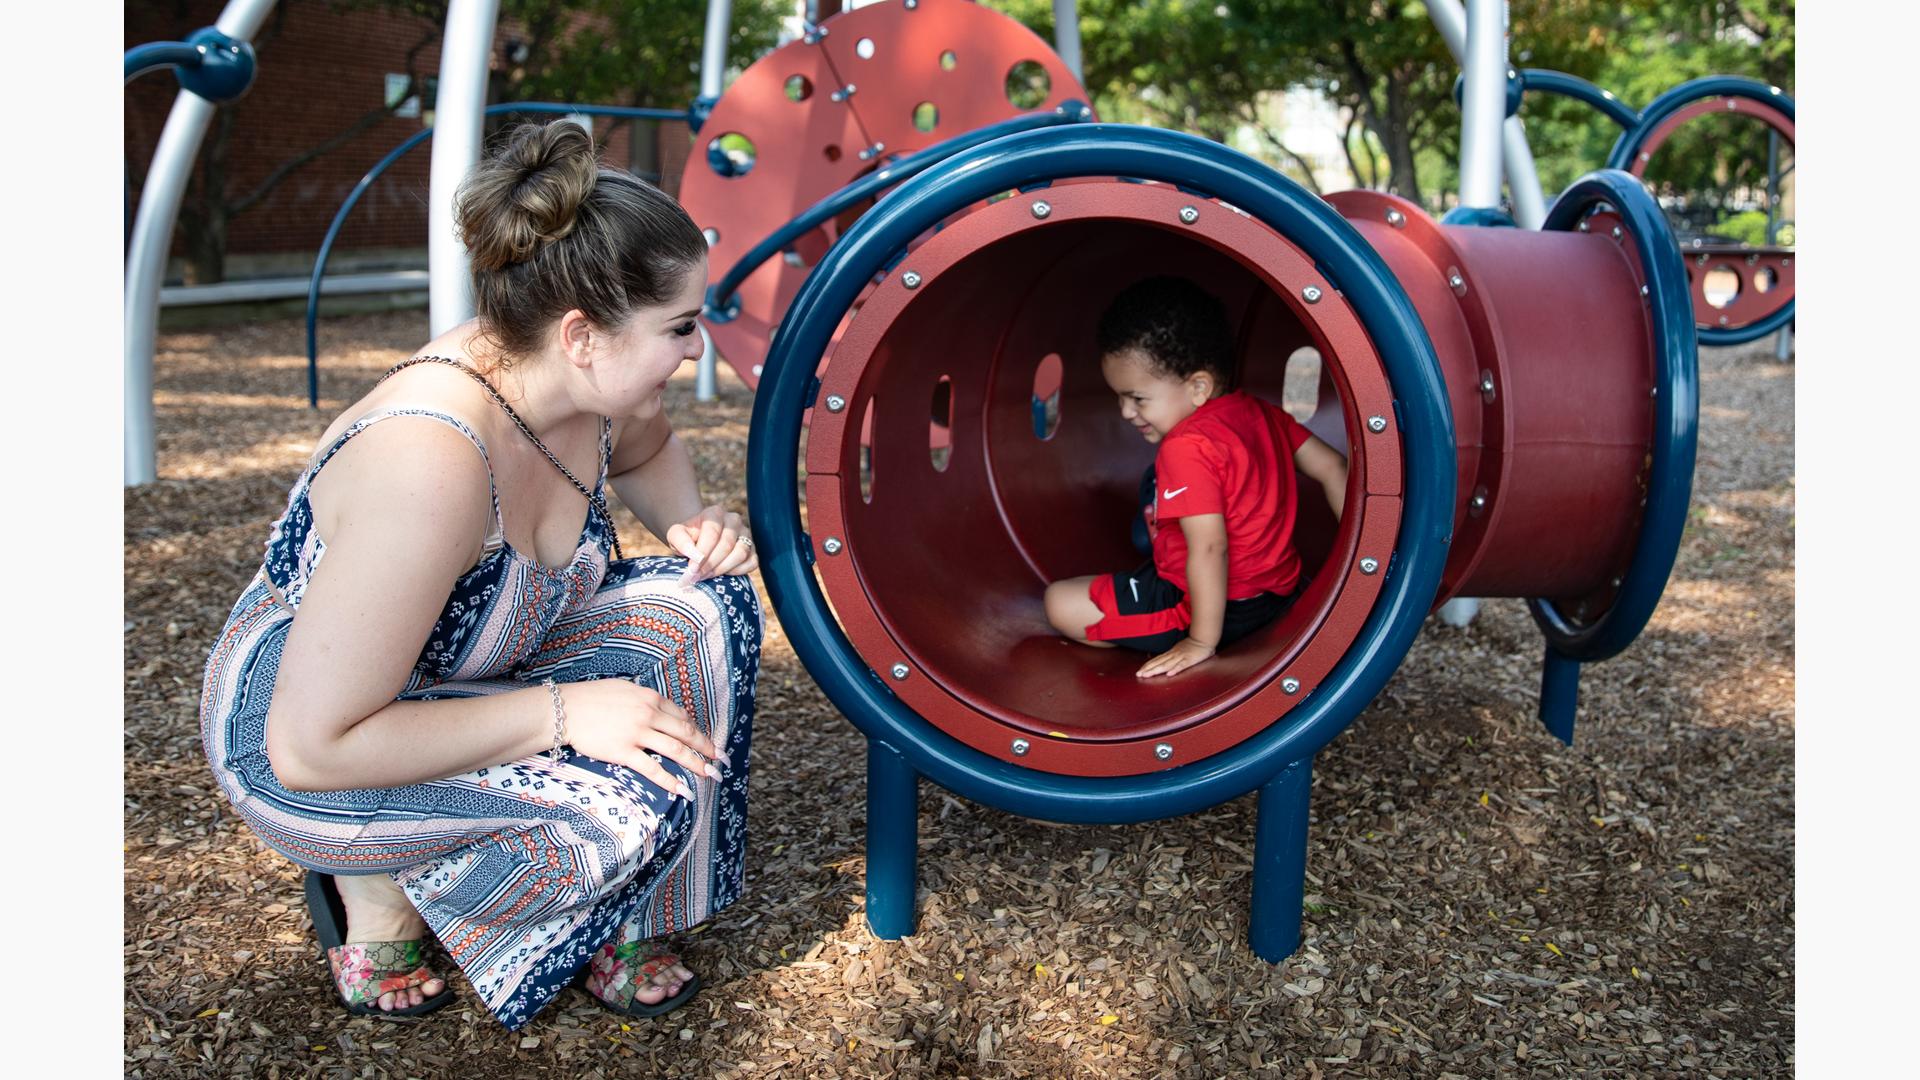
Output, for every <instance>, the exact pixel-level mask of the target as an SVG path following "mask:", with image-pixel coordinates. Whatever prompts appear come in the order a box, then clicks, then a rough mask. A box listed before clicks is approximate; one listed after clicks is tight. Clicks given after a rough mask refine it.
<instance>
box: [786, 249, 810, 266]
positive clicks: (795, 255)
mask: <svg viewBox="0 0 1920 1080" xmlns="http://www.w3.org/2000/svg"><path fill="white" fill-rule="evenodd" d="M780 258H781V259H782V260H783V261H785V262H786V264H787V265H788V266H805V265H807V260H806V259H804V258H802V257H801V255H800V253H799V252H797V251H795V250H793V249H792V248H788V249H787V250H785V251H783V252H781V253H780Z"/></svg>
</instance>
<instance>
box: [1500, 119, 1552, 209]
mask: <svg viewBox="0 0 1920 1080" xmlns="http://www.w3.org/2000/svg"><path fill="white" fill-rule="evenodd" d="M1500 161H1501V163H1502V164H1503V165H1505V166H1506V168H1507V194H1508V195H1509V196H1511V197H1512V198H1513V220H1514V221H1515V222H1516V223H1518V224H1519V226H1520V227H1521V228H1523V229H1538V228H1539V227H1540V226H1542V225H1545V224H1546V223H1547V197H1546V195H1544V194H1543V193H1542V192H1541V191H1540V173H1539V172H1538V171H1537V170H1535V169H1534V167H1533V148H1532V147H1530V146H1528V145H1527V126H1526V125H1525V124H1522V123H1521V122H1520V118H1519V117H1517V116H1509V117H1507V122H1506V123H1504V124H1502V125H1500Z"/></svg>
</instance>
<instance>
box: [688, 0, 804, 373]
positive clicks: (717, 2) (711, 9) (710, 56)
mask: <svg viewBox="0 0 1920 1080" xmlns="http://www.w3.org/2000/svg"><path fill="white" fill-rule="evenodd" d="M810 10H811V7H810ZM732 27H733V0H708V3H707V36H706V40H705V42H704V43H703V44H702V46H701V49H700V100H701V101H702V102H705V103H706V105H707V107H709V108H710V107H712V105H713V103H714V102H716V101H719V100H720V92H721V91H723V90H725V89H726V83H727V34H728V32H729V31H730V30H731V29H732ZM700 335H701V336H702V337H703V338H705V339H706V343H707V347H706V348H705V349H704V350H702V351H701V353H700V362H699V365H698V366H697V367H696V368H695V369H694V380H693V397H694V400H695V401H712V400H713V399H714V397H715V395H716V394H718V393H719V381H720V380H719V363H720V360H719V354H718V353H717V352H716V351H715V350H714V347H713V338H712V337H710V336H708V334H707V329H706V327H704V326H703V327H701V328H700Z"/></svg>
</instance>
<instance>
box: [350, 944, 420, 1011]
mask: <svg viewBox="0 0 1920 1080" xmlns="http://www.w3.org/2000/svg"><path fill="white" fill-rule="evenodd" d="M424 960H425V950H424V949H422V947H421V943H420V941H419V939H417V938H416V939H415V940H413V941H356V942H353V943H352V944H348V945H340V946H336V947H334V948H331V949H328V950H327V963H328V964H330V965H331V966H332V968H333V983H334V986H336V987H337V988H339V991H340V998H341V1000H343V1001H345V1002H346V1003H347V1004H348V1005H363V1004H370V1003H372V1002H376V1001H379V1000H380V997H381V995H383V994H390V993H393V992H394V991H397V990H407V989H411V988H413V987H416V986H424V985H426V984H427V983H428V982H430V981H432V980H434V979H437V978H439V976H437V975H435V974H434V973H433V972H431V971H429V970H427V968H426V965H425V963H424Z"/></svg>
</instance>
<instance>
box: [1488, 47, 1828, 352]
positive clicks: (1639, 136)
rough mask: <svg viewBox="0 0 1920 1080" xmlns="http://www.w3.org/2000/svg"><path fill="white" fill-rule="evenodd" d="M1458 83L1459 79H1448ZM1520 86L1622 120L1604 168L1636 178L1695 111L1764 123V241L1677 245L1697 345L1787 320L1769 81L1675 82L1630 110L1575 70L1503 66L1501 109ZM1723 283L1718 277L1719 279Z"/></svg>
mask: <svg viewBox="0 0 1920 1080" xmlns="http://www.w3.org/2000/svg"><path fill="white" fill-rule="evenodd" d="M1456 89H1458V87H1456ZM1528 91H1540V92H1543V93H1551V94H1557V95H1559V96H1562V97H1568V98H1572V99H1573V100H1575V101H1579V102H1582V103H1584V104H1586V105H1589V106H1591V107H1592V108H1594V109H1595V110H1596V111H1598V112H1599V113H1600V114H1601V115H1603V116H1605V117H1606V118H1607V119H1609V120H1611V121H1613V122H1614V123H1615V124H1617V125H1618V126H1619V127H1620V128H1621V133H1620V136H1619V138H1618V139H1616V140H1615V141H1614V144H1613V148H1612V150H1610V151H1609V152H1608V154H1607V162H1606V167H1607V168H1609V169H1623V170H1625V171H1627V172H1629V173H1631V174H1633V175H1634V176H1636V177H1641V178H1643V179H1644V178H1645V177H1646V175H1647V171H1648V168H1649V167H1650V166H1651V165H1652V163H1653V162H1654V160H1655V158H1656V156H1657V155H1658V153H1659V151H1660V148H1661V147H1662V146H1664V145H1665V144H1666V143H1667V141H1668V140H1669V139H1671V138H1672V137H1673V134H1674V132H1675V131H1676V130H1678V129H1679V128H1680V127H1681V125H1683V124H1685V123H1687V122H1688V121H1690V120H1695V119H1698V118H1700V117H1703V116H1717V115H1729V114H1731V115H1738V116H1747V117H1751V118H1753V119H1755V120H1757V121H1759V122H1760V123H1763V124H1765V125H1766V126H1767V128H1768V129H1769V130H1768V162H1767V211H1768V226H1767V236H1766V243H1764V244H1759V245H1752V244H1742V243H1727V242H1719V241H1711V240H1709V241H1700V240H1695V241H1692V242H1689V243H1687V244H1686V245H1685V246H1684V248H1683V254H1684V255H1685V257H1686V264H1687V280H1688V286H1689V291H1690V293H1691V296H1692V299H1693V312H1694V322H1695V325H1696V326H1697V327H1698V329H1699V335H1700V342H1701V344H1704V345H1739V344H1743V343H1745V342H1749V341H1753V340H1756V339H1758V338H1761V337H1764V336H1766V335H1767V334H1771V333H1774V332H1776V331H1779V330H1781V329H1783V328H1784V327H1787V326H1789V325H1790V324H1791V323H1792V322H1793V296H1794V287H1793V286H1794V265H1793V263H1794V259H1793V255H1794V252H1793V248H1792V247H1791V246H1784V245H1780V244H1778V243H1777V242H1776V240H1775V237H1776V235H1777V233H1778V231H1779V229H1780V227H1781V225H1782V224H1784V223H1783V222H1781V221H1779V220H1778V215H1777V209H1778V206H1779V190H1780V183H1781V181H1782V180H1783V179H1784V178H1785V177H1786V176H1787V175H1788V174H1790V173H1791V171H1792V167H1791V166H1788V167H1787V168H1786V169H1784V170H1783V169H1781V168H1780V167H1779V164H1778V161H1779V154H1780V150H1781V144H1782V143H1784V144H1785V147H1786V149H1787V150H1788V152H1791V150H1792V147H1793V133H1794V103H1793V98H1792V97H1790V96H1789V95H1787V94H1786V93H1784V92H1783V91H1781V89H1780V88H1779V87H1777V86H1769V85H1767V84H1766V83H1763V82H1760V81H1759V80H1757V79H1748V78H1743V77H1741V76H1737V75H1709V76H1705V77H1703V78H1699V79H1693V80H1690V81H1688V82H1684V83H1682V84H1680V85H1679V86H1676V87H1674V88H1673V89H1671V90H1668V91H1667V92H1666V93H1664V94H1661V95H1660V96H1659V97H1658V98H1655V99H1654V101H1653V103H1652V104H1650V105H1648V106H1647V107H1646V109H1644V110H1641V111H1636V110H1635V109H1633V107H1632V106H1629V105H1627V104H1625V103H1624V102H1622V101H1621V100H1620V99H1619V98H1617V97H1615V96H1614V95H1613V94H1612V93H1611V92H1609V91H1606V90H1602V89H1601V88H1599V87H1597V86H1595V85H1594V84H1592V83H1590V82H1588V81H1587V80H1585V79H1582V78H1579V77H1578V76H1574V75H1568V74H1566V73H1565V72H1560V71H1549V70H1545V69H1540V68H1525V69H1521V70H1518V71H1513V72H1511V73H1510V75H1509V77H1508V79H1507V90H1506V99H1507V106H1506V107H1507V110H1508V113H1509V115H1512V114H1513V113H1516V112H1518V111H1519V109H1520V107H1521V102H1522V100H1523V99H1524V95H1525V94H1526V93H1527V92H1528ZM1723 282H1724V284H1722V283H1723Z"/></svg>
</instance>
